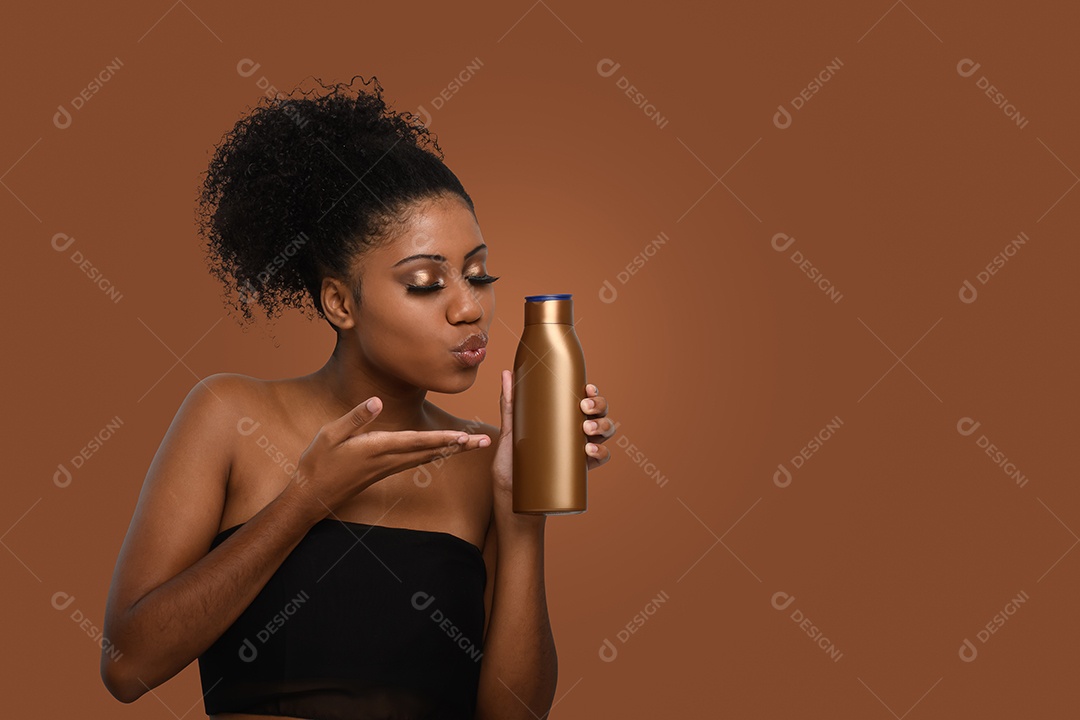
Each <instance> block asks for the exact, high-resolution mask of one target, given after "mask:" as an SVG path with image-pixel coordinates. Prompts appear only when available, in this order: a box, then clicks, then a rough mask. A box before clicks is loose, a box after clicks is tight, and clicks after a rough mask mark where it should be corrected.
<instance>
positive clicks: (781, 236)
mask: <svg viewBox="0 0 1080 720" xmlns="http://www.w3.org/2000/svg"><path fill="white" fill-rule="evenodd" d="M777 240H780V241H782V242H784V244H783V245H777V244H776V241H777ZM793 242H795V238H793V237H791V236H790V235H788V234H787V233H776V234H775V235H773V236H772V246H773V250H775V251H776V252H784V251H785V250H787V249H788V248H789V247H791V243H793Z"/></svg>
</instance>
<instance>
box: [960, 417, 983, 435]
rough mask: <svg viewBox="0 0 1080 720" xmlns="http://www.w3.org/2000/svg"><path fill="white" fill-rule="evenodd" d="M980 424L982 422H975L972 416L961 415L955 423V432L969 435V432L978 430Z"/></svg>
mask: <svg viewBox="0 0 1080 720" xmlns="http://www.w3.org/2000/svg"><path fill="white" fill-rule="evenodd" d="M980 425H982V423H980V422H975V420H974V419H973V418H969V417H962V418H960V420H959V422H957V423H956V432H958V433H960V434H961V435H970V434H971V433H973V432H975V431H976V430H978V429H979V426H980ZM965 428H966V429H965Z"/></svg>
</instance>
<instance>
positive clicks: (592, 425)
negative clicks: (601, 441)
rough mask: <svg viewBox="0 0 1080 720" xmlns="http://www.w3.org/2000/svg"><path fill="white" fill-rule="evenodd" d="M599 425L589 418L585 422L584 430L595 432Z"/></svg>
mask: <svg viewBox="0 0 1080 720" xmlns="http://www.w3.org/2000/svg"><path fill="white" fill-rule="evenodd" d="M597 427H599V426H598V425H597V424H596V423H595V422H593V421H592V420H590V421H589V422H587V423H585V432H596V428H597Z"/></svg>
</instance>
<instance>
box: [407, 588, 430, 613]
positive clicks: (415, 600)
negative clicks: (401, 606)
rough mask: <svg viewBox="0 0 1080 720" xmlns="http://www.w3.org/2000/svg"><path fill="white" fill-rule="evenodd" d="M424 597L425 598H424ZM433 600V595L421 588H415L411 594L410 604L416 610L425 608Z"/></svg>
mask: <svg viewBox="0 0 1080 720" xmlns="http://www.w3.org/2000/svg"><path fill="white" fill-rule="evenodd" d="M424 598H426V600H425V599H424ZM433 602H435V596H434V595H428V594H427V593H426V592H424V591H423V590H417V591H416V592H415V593H413V596H412V605H413V607H414V608H416V609H417V610H426V609H427V608H428V607H430V606H431V603H433Z"/></svg>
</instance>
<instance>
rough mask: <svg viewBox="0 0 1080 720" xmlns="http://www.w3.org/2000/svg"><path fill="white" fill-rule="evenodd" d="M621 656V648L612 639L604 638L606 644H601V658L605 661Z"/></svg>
mask: <svg viewBox="0 0 1080 720" xmlns="http://www.w3.org/2000/svg"><path fill="white" fill-rule="evenodd" d="M618 656H619V649H618V648H617V647H615V645H613V644H612V642H611V641H610V640H608V639H607V638H604V644H603V645H601V646H600V659H601V660H603V661H604V662H612V661H613V660H614V659H615V658H616V657H618Z"/></svg>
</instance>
